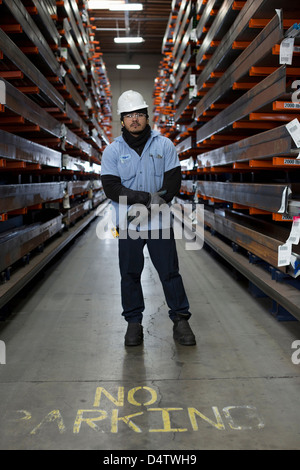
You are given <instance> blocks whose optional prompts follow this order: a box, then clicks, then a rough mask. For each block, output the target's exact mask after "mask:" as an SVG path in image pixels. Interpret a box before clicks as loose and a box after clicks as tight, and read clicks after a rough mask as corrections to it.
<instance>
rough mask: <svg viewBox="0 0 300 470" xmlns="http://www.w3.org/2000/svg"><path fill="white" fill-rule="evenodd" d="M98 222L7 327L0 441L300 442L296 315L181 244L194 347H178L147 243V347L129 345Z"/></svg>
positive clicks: (205, 445)
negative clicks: (276, 313)
mask: <svg viewBox="0 0 300 470" xmlns="http://www.w3.org/2000/svg"><path fill="white" fill-rule="evenodd" d="M97 222H98V221H97V220H96V221H95V222H93V223H92V224H91V225H90V226H89V228H88V229H87V230H86V231H85V233H83V234H82V235H81V236H80V237H79V238H78V239H77V240H76V241H75V243H74V244H73V245H72V246H71V247H70V248H69V249H68V250H67V251H66V252H65V253H64V254H63V255H62V256H61V259H60V260H59V261H56V262H55V263H53V264H52V266H51V267H49V268H48V269H47V271H46V273H45V275H44V276H43V278H42V279H40V281H39V282H37V283H36V285H35V286H34V287H33V288H32V289H31V290H30V291H28V295H27V296H26V297H24V298H22V299H19V300H18V301H15V302H14V310H13V314H12V315H11V316H10V317H9V318H8V319H7V320H6V321H4V322H1V323H0V339H1V340H2V341H4V342H5V344H6V364H2V365H0V449H2V450H3V449H8V450H12V449H65V450H67V449H78V450H80V449H86V450H89V449H102V450H116V449H119V450H138V449H139V450H177V451H184V450H187V449H189V450H201V449H299V448H300V424H299V423H300V407H299V406H298V403H299V386H300V364H299V365H297V364H293V362H292V360H291V356H292V354H293V352H294V350H293V349H292V348H291V345H292V343H293V341H294V340H300V326H299V322H285V323H283V322H278V321H277V320H276V319H275V318H274V317H273V316H272V315H271V314H270V313H269V311H268V308H267V306H266V304H265V303H262V302H261V300H258V299H255V298H253V297H252V296H251V295H250V294H249V293H248V291H247V288H245V286H244V285H243V284H241V283H238V282H237V281H236V280H235V279H234V276H233V275H232V274H231V272H230V271H229V269H228V268H226V267H225V266H224V265H223V264H222V263H220V262H219V261H217V260H216V259H215V258H214V257H211V256H210V255H209V254H208V253H207V251H205V250H204V249H202V250H198V251H186V250H185V245H184V242H183V241H178V253H179V261H180V267H181V273H182V276H183V279H184V282H185V286H186V290H187V293H188V296H189V300H190V304H191V311H192V313H193V317H192V319H191V321H190V323H191V326H192V328H193V330H194V332H195V334H196V337H197V346H196V347H184V346H180V345H177V344H175V343H174V341H173V338H172V324H171V322H170V320H169V319H168V315H167V306H166V304H165V301H164V296H163V293H162V289H161V286H160V282H159V280H158V277H157V274H156V272H155V270H154V268H153V266H152V264H151V262H150V261H149V257H148V254H147V253H146V264H145V269H144V273H143V286H144V294H145V302H146V312H145V317H144V331H145V340H144V345H143V346H139V347H136V348H125V347H124V342H123V341H124V334H125V330H126V324H125V322H124V320H123V319H122V318H121V316H120V312H121V303H120V290H119V270H118V259H117V241H116V240H99V239H98V238H97V236H96V225H97Z"/></svg>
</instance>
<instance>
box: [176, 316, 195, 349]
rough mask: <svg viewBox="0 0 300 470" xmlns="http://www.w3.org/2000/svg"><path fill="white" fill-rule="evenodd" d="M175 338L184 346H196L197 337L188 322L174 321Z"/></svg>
mask: <svg viewBox="0 0 300 470" xmlns="http://www.w3.org/2000/svg"><path fill="white" fill-rule="evenodd" d="M173 338H174V340H175V341H178V343H180V344H183V345H184V346H194V345H195V344H196V339H195V335H194V333H193V332H192V329H191V327H190V325H189V322H188V321H187V320H184V319H183V318H178V319H175V320H174V326H173Z"/></svg>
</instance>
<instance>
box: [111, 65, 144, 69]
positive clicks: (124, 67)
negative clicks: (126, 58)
mask: <svg viewBox="0 0 300 470" xmlns="http://www.w3.org/2000/svg"><path fill="white" fill-rule="evenodd" d="M116 67H117V69H119V70H139V69H140V68H141V66H140V65H137V64H118V65H117V66H116Z"/></svg>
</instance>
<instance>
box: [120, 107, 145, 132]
mask: <svg viewBox="0 0 300 470" xmlns="http://www.w3.org/2000/svg"><path fill="white" fill-rule="evenodd" d="M147 122H148V120H147V116H146V114H143V113H139V112H138V111H133V112H132V113H128V114H125V116H124V118H123V123H124V127H125V128H126V129H127V130H128V132H130V133H131V134H132V135H133V136H135V137H137V136H138V135H139V134H140V133H141V132H143V130H144V129H145V127H146V125H147Z"/></svg>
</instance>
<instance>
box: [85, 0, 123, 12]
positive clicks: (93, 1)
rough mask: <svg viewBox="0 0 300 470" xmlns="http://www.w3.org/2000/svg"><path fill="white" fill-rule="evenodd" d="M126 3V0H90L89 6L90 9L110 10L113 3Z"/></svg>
mask: <svg viewBox="0 0 300 470" xmlns="http://www.w3.org/2000/svg"><path fill="white" fill-rule="evenodd" d="M124 4H125V1H124V0H89V2H88V7H89V9H90V10H109V9H110V7H112V6H113V5H118V6H120V5H124Z"/></svg>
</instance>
